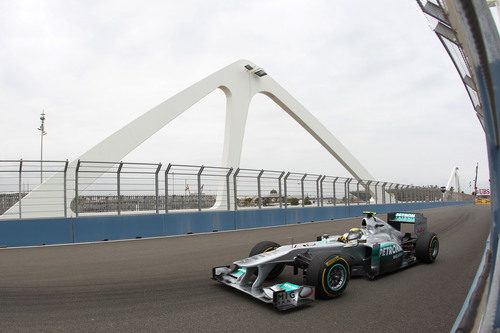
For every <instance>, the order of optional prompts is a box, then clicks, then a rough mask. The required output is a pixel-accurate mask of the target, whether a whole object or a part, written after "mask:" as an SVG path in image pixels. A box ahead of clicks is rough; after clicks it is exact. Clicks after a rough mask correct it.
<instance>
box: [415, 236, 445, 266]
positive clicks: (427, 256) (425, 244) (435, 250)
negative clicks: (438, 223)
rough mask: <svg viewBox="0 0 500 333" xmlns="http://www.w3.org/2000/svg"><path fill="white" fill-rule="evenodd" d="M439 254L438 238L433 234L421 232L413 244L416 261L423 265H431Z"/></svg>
mask: <svg viewBox="0 0 500 333" xmlns="http://www.w3.org/2000/svg"><path fill="white" fill-rule="evenodd" d="M438 254H439V238H438V236H437V235H436V234H435V233H433V232H427V231H425V232H423V233H422V234H421V235H420V236H418V238H417V243H416V244H415V255H416V257H417V259H418V260H419V261H421V262H425V263H428V264H430V263H433V262H434V261H435V260H436V258H437V256H438Z"/></svg>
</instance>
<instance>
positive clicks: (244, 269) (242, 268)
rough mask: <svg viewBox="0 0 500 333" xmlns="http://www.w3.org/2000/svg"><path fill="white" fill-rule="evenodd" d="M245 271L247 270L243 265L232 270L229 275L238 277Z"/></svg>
mask: <svg viewBox="0 0 500 333" xmlns="http://www.w3.org/2000/svg"><path fill="white" fill-rule="evenodd" d="M246 271H247V269H246V268H245V267H240V268H238V270H236V271H234V272H232V273H231V275H232V276H234V277H236V278H239V277H240V276H242V275H243V274H245V273H246Z"/></svg>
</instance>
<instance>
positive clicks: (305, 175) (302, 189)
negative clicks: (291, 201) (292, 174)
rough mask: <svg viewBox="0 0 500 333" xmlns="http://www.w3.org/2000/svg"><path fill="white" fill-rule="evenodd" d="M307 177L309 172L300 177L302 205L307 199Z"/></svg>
mask: <svg viewBox="0 0 500 333" xmlns="http://www.w3.org/2000/svg"><path fill="white" fill-rule="evenodd" d="M306 177H307V173H305V174H304V175H303V176H302V178H301V179H300V191H301V193H302V207H304V201H305V198H304V179H306Z"/></svg>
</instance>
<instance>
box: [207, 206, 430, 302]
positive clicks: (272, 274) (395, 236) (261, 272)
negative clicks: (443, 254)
mask: <svg viewBox="0 0 500 333" xmlns="http://www.w3.org/2000/svg"><path fill="white" fill-rule="evenodd" d="M363 213H364V214H366V216H365V217H364V218H363V220H362V221H361V227H360V228H353V229H351V230H349V232H347V233H345V234H343V235H335V236H330V235H327V234H325V235H322V236H318V237H317V239H316V241H315V242H307V243H300V244H291V245H283V246H280V245H279V244H277V243H275V242H270V241H264V242H260V243H258V244H257V245H255V246H254V247H253V249H252V250H251V251H250V257H248V258H245V259H241V260H238V261H235V262H234V267H233V268H231V267H230V266H221V267H214V268H213V269H212V278H213V279H214V280H216V281H219V282H222V283H223V284H226V285H228V286H231V287H233V288H236V289H238V290H240V291H243V292H245V293H247V294H249V295H251V296H253V297H255V298H257V299H259V300H261V301H264V302H266V303H272V304H273V305H274V307H275V308H276V309H278V310H287V309H290V308H295V307H299V306H302V305H306V304H309V303H311V302H312V301H314V299H315V297H317V298H323V299H328V298H334V297H337V296H339V295H341V294H342V292H343V291H344V289H345V288H346V287H347V283H348V282H349V278H350V277H351V276H366V277H368V278H370V279H373V278H375V277H376V276H377V275H380V274H384V273H388V272H392V271H395V270H398V269H401V268H404V267H407V266H410V265H412V264H415V263H417V262H424V263H432V262H434V260H435V259H436V257H437V255H438V253H439V240H438V237H437V235H436V234H435V233H432V232H429V231H427V218H425V217H424V216H423V215H422V214H421V213H406V212H396V213H389V214H387V217H388V218H387V220H388V221H387V223H386V222H385V221H383V220H381V219H379V218H377V217H376V216H375V214H376V213H374V212H363ZM403 223H409V224H412V225H413V232H409V233H405V234H404V235H403V234H402V232H401V224H403ZM285 266H292V267H293V269H294V274H298V270H299V269H302V271H303V276H304V285H302V286H300V285H296V284H293V283H290V282H284V283H278V284H273V285H268V286H265V283H264V282H265V281H266V280H273V279H275V278H277V277H278V276H279V275H280V274H281V272H282V271H283V269H284V268H285Z"/></svg>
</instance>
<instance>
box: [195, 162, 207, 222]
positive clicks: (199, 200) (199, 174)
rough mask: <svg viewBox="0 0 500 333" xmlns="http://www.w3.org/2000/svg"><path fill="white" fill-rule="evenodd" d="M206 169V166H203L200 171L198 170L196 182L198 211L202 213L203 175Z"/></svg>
mask: <svg viewBox="0 0 500 333" xmlns="http://www.w3.org/2000/svg"><path fill="white" fill-rule="evenodd" d="M203 169H205V166H203V165H202V166H201V167H200V170H198V174H197V175H196V182H197V184H198V211H199V212H201V173H202V172H203Z"/></svg>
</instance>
